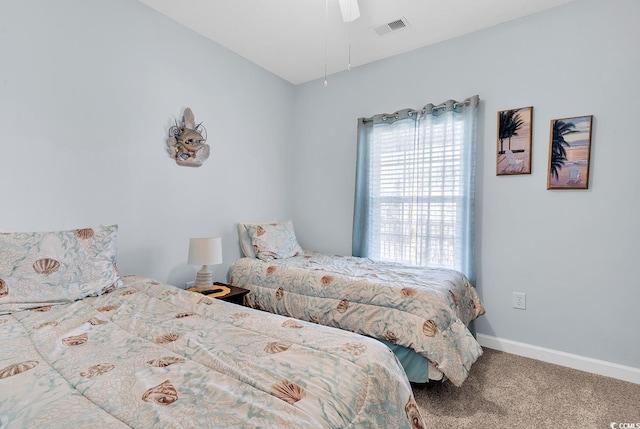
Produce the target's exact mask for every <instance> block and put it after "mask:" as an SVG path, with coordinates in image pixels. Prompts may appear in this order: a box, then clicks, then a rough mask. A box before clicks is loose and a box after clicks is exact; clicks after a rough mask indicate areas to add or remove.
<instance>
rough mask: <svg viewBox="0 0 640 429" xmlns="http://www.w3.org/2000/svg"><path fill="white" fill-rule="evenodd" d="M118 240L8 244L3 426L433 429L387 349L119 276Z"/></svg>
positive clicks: (0, 389) (36, 239) (60, 237)
mask: <svg viewBox="0 0 640 429" xmlns="http://www.w3.org/2000/svg"><path fill="white" fill-rule="evenodd" d="M116 233H117V227H116V226H110V227H100V228H85V229H79V230H73V231H59V232H49V233H11V234H0V344H2V346H1V347H0V427H2V428H30V427H33V428H38V427H49V428H65V429H66V428H69V427H83V426H87V427H101V428H121V427H122V428H124V427H145V428H146V427H154V428H155V427H158V428H161V427H211V428H217V427H219V428H230V427H247V428H249V427H278V428H315V427H317V428H338V427H350V428H370V427H379V428H391V427H393V428H407V429H408V428H423V427H425V425H424V421H423V419H422V417H421V415H420V411H419V409H418V407H417V405H416V403H415V400H414V397H413V394H412V391H411V386H410V384H409V381H408V379H407V376H406V374H405V373H404V371H403V369H402V367H401V366H400V365H399V363H398V361H397V359H396V357H395V355H394V354H393V353H392V352H391V351H390V350H389V349H388V348H387V347H385V346H384V345H382V344H381V343H380V342H378V341H376V340H373V339H370V338H367V337H364V336H360V335H356V334H353V333H350V332H347V331H345V330H337V329H333V328H330V327H325V326H320V325H317V324H313V323H309V322H305V321H301V320H298V319H293V318H290V317H284V316H280V315H275V314H269V313H265V312H262V311H258V310H254V309H250V308H246V307H241V306H237V305H235V304H231V303H228V302H224V301H221V300H215V299H211V298H208V297H206V296H203V295H200V294H197V293H193V292H188V291H184V290H181V289H178V288H175V287H173V286H168V285H164V284H161V283H159V282H157V281H154V280H152V279H148V278H144V277H139V276H126V277H122V276H120V274H119V273H118V271H117V268H116V265H115V259H116V244H115V243H116V242H115V240H116Z"/></svg>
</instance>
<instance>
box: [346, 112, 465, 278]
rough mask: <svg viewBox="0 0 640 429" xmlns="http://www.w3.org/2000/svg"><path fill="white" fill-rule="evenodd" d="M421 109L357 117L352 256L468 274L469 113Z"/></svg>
mask: <svg viewBox="0 0 640 429" xmlns="http://www.w3.org/2000/svg"><path fill="white" fill-rule="evenodd" d="M468 104H472V103H471V102H468ZM476 104H477V101H476ZM427 107H428V108H425V110H424V112H416V111H413V110H405V111H401V112H398V113H396V114H394V115H378V116H376V117H373V118H370V119H361V120H360V126H359V133H358V139H359V142H358V178H357V184H356V207H355V211H354V214H355V215H354V242H353V245H354V255H356V256H366V257H370V258H373V259H380V260H387V261H396V262H401V263H405V264H411V265H421V266H436V267H445V268H452V269H457V270H460V271H463V272H464V271H469V270H471V271H472V270H473V269H472V268H470V267H468V265H469V261H468V259H469V257H472V258H473V249H472V248H470V247H472V246H473V234H472V231H473V213H472V212H473V197H474V195H473V194H474V187H475V181H474V175H475V172H474V170H475V122H476V121H475V111H476V108H475V105H474V106H473V107H467V106H466V103H456V102H453V101H451V102H450V103H447V104H445V105H444V106H442V107H440V106H436V107H435V108H434V107H433V106H427ZM468 112H473V114H472V115H469V114H468ZM465 113H466V114H465ZM471 265H474V263H472V264H471ZM465 274H466V273H465Z"/></svg>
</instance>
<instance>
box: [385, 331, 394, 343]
mask: <svg viewBox="0 0 640 429" xmlns="http://www.w3.org/2000/svg"><path fill="white" fill-rule="evenodd" d="M383 337H384V339H385V340H387V341H389V342H390V343H393V344H395V343H397V342H398V336H397V335H396V334H395V332H392V331H387V332H385V333H384V336H383Z"/></svg>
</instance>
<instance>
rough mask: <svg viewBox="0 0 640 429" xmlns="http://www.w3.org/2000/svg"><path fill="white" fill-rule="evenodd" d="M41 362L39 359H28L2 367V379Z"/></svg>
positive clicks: (0, 374)
mask: <svg viewBox="0 0 640 429" xmlns="http://www.w3.org/2000/svg"><path fill="white" fill-rule="evenodd" d="M39 363H40V362H38V361H37V360H28V361H25V362H20V363H16V364H13V365H9V366H7V367H5V368H2V369H0V380H2V379H5V378H9V377H11V376H14V375H18V374H21V373H23V372H25V371H29V370H30V369H33V368H35V367H36V366H38V364H39Z"/></svg>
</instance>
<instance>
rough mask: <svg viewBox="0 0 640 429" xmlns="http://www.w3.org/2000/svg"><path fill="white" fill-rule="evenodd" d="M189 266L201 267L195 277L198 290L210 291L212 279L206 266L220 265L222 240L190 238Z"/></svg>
mask: <svg viewBox="0 0 640 429" xmlns="http://www.w3.org/2000/svg"><path fill="white" fill-rule="evenodd" d="M187 263H188V264H189V265H202V268H201V269H200V271H198V274H197V276H196V287H197V288H198V289H211V286H212V284H213V277H212V274H211V271H209V268H208V265H217V264H221V263H222V239H221V238H220V237H208V238H192V239H190V240H189V259H188V262H187Z"/></svg>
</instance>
